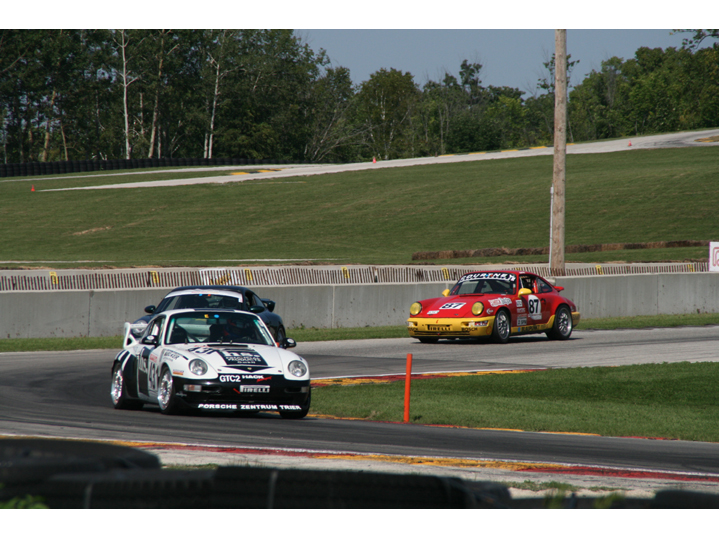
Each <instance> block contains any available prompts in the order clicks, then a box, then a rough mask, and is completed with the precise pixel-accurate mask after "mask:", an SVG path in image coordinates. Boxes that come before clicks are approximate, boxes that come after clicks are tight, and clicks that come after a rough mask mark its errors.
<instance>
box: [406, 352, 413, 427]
mask: <svg viewBox="0 0 719 539" xmlns="http://www.w3.org/2000/svg"><path fill="white" fill-rule="evenodd" d="M411 382H412V354H407V375H406V376H405V379H404V422H405V423H409V387H410V385H411Z"/></svg>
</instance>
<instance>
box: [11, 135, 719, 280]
mask: <svg viewBox="0 0 719 539" xmlns="http://www.w3.org/2000/svg"><path fill="white" fill-rule="evenodd" d="M717 157H719V149H717V148H714V147H707V148H685V149H662V150H637V151H632V152H615V153H608V154H586V155H569V156H567V187H566V192H567V198H566V208H567V210H566V244H567V245H570V244H595V243H614V242H644V241H661V240H683V239H701V240H708V239H715V238H717V237H719V225H718V224H717V221H716V219H715V218H714V215H715V208H716V207H717V206H719V191H717V190H716V189H715V183H716V181H715V180H716V177H717V176H719V159H717ZM113 172H117V171H113ZM92 174H96V173H88V174H87V175H88V176H90V175H92ZM217 174H224V172H214V171H213V172H209V173H207V172H187V173H178V172H172V171H158V172H153V173H152V174H148V175H133V176H112V177H110V176H107V175H103V176H102V177H100V178H89V177H88V178H75V179H57V180H38V181H36V182H35V183H34V184H35V188H36V191H35V192H31V191H30V182H22V181H21V182H18V181H8V180H5V181H0V200H1V201H2V202H0V230H2V231H4V233H3V234H2V239H1V240H0V260H27V261H31V262H32V261H35V262H34V263H31V264H25V265H31V266H32V265H39V264H41V262H40V261H43V260H55V261H75V260H106V261H110V262H108V263H96V264H94V265H95V266H97V265H102V264H106V265H111V266H132V265H177V264H183V265H188V266H192V265H216V264H223V263H222V262H217V261H218V260H223V259H247V260H262V259H301V260H318V259H322V260H331V261H333V262H336V263H343V264H346V263H362V264H395V263H399V264H406V263H409V262H411V256H412V253H413V252H416V251H439V250H452V249H479V248H485V247H541V246H546V245H548V234H549V202H550V200H549V188H550V185H551V180H552V157H551V156H542V157H525V158H519V159H502V160H488V161H475V162H465V163H454V164H442V165H422V166H415V167H406V168H392V169H375V170H367V171H360V172H345V173H338V174H325V175H318V176H308V177H303V178H297V179H282V180H277V179H267V180H253V181H248V182H241V183H232V184H224V185H217V184H215V185H195V186H185V187H165V188H142V189H112V190H91V191H54V192H49V191H46V189H51V188H52V189H54V188H60V187H78V186H86V185H93V184H107V183H110V182H118V183H120V182H125V181H138V180H141V181H145V180H154V179H166V178H171V177H188V176H192V177H198V176H202V175H217ZM705 251H706V249H701V248H699V249H676V250H674V249H670V250H663V252H659V251H652V250H631V251H629V250H628V251H623V252H619V251H614V252H605V253H589V254H586V253H585V254H581V255H571V256H568V258H567V261H570V262H571V261H575V260H576V261H584V262H606V261H613V260H625V261H637V260H677V259H680V260H685V259H698V258H701V259H705V258H706V255H707V253H706V252H705ZM544 258H545V259H543V257H538V258H537V257H513V258H512V261H515V262H520V263H521V262H538V261H541V262H546V257H544ZM535 259H536V260H535ZM504 261H506V260H503V259H502V258H491V259H482V260H475V259H457V260H456V261H455V262H462V263H465V262H466V263H470V262H491V263H499V262H504ZM440 263H441V262H440ZM69 265H72V264H69ZM77 265H83V266H88V267H89V266H93V264H92V263H82V264H77Z"/></svg>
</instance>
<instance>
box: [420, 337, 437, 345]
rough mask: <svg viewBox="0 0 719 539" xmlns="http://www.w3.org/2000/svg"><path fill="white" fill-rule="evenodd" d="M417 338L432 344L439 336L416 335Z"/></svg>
mask: <svg viewBox="0 0 719 539" xmlns="http://www.w3.org/2000/svg"><path fill="white" fill-rule="evenodd" d="M417 338H418V339H419V342H423V343H425V344H434V343H436V342H437V341H439V337H417Z"/></svg>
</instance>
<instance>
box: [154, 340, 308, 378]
mask: <svg viewBox="0 0 719 539" xmlns="http://www.w3.org/2000/svg"><path fill="white" fill-rule="evenodd" d="M175 355H177V357H174V356H175ZM180 356H182V357H184V358H186V359H187V360H188V361H190V360H192V359H195V358H198V359H202V360H203V361H205V362H206V363H207V364H208V365H209V366H210V367H211V368H212V369H213V370H214V371H215V372H217V374H230V373H238V372H240V373H242V372H244V373H253V372H260V373H262V374H284V372H285V371H286V369H287V364H288V363H289V362H290V361H292V360H300V361H304V360H303V359H302V358H300V357H299V356H298V355H297V354H294V353H292V352H289V351H287V350H284V349H282V348H277V347H274V346H266V345H261V344H248V345H242V344H232V345H230V344H226V345H213V346H205V345H203V344H196V343H195V344H192V343H190V344H173V345H170V346H167V347H165V350H164V352H163V359H181V358H180Z"/></svg>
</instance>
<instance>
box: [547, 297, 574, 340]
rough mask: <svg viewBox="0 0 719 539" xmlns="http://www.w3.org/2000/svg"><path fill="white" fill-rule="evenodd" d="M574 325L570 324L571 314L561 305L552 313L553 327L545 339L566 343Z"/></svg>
mask: <svg viewBox="0 0 719 539" xmlns="http://www.w3.org/2000/svg"><path fill="white" fill-rule="evenodd" d="M572 329H574V325H573V324H572V313H570V312H569V309H568V308H567V307H566V306H565V305H562V306H561V307H559V309H557V312H556V313H554V326H553V327H552V329H551V330H550V331H548V332H547V337H549V338H550V339H555V340H558V341H566V340H567V339H568V338H569V336H570V335H571V334H572Z"/></svg>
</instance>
